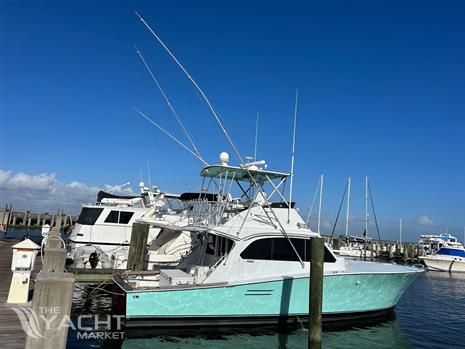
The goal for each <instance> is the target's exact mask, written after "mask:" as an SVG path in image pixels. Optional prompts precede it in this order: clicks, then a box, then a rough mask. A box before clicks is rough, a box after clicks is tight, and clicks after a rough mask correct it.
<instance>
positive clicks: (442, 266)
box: [420, 245, 465, 273]
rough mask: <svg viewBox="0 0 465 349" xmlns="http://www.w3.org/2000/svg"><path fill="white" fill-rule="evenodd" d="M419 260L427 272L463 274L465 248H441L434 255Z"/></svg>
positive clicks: (464, 268) (464, 270)
mask: <svg viewBox="0 0 465 349" xmlns="http://www.w3.org/2000/svg"><path fill="white" fill-rule="evenodd" d="M420 259H421V260H422V261H423V262H424V263H425V264H426V266H427V268H428V269H429V270H437V271H447V272H458V273H465V248H464V247H463V246H462V245H460V246H457V245H454V246H443V247H441V248H440V249H439V251H437V252H436V253H434V254H429V255H426V256H421V257H420Z"/></svg>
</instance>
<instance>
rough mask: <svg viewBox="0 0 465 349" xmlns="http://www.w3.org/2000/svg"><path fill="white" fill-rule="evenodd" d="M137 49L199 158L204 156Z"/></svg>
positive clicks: (139, 53) (140, 54) (139, 54)
mask: <svg viewBox="0 0 465 349" xmlns="http://www.w3.org/2000/svg"><path fill="white" fill-rule="evenodd" d="M134 47H135V49H136V52H137V54H138V56H139V58H140V59H141V61H142V63H144V65H145V68H146V69H147V71H148V72H149V74H150V76H151V77H152V80H153V81H154V82H155V84H156V85H157V87H158V89H159V90H160V93H161V95H162V96H163V99H164V100H165V102H166V104H167V105H168V108H169V109H170V111H171V113H172V114H173V116H174V118H175V119H176V121H177V122H178V123H179V125H180V126H181V129H182V130H183V132H184V134H185V135H186V137H187V139H188V140H189V143H190V144H191V145H192V148H193V149H194V151H195V153H196V154H197V155H198V157H199V158H203V157H202V155H201V154H200V151H199V150H198V148H197V147H196V146H195V144H194V141H193V140H192V137H191V135H190V134H189V132H188V131H187V129H186V128H185V126H184V124H183V122H182V121H181V118H180V117H179V115H178V113H177V112H176V110H175V109H174V107H173V105H172V104H171V102H170V100H169V99H168V96H167V95H166V93H165V91H164V90H163V88H162V87H161V85H160V83H159V82H158V80H157V78H156V77H155V75H154V74H153V72H152V69H150V66H149V65H148V63H147V61H146V60H145V58H144V56H143V55H142V53H141V52H140V50H139V49H138V48H137V47H136V46H134Z"/></svg>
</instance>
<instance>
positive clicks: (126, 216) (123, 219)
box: [119, 211, 134, 224]
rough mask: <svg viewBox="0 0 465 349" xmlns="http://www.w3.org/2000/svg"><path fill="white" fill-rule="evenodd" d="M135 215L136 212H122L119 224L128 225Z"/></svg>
mask: <svg viewBox="0 0 465 349" xmlns="http://www.w3.org/2000/svg"><path fill="white" fill-rule="evenodd" d="M133 215H134V212H126V211H121V212H120V214H119V223H120V224H128V223H129V221H130V220H131V218H132V216H133Z"/></svg>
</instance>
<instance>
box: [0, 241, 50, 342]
mask: <svg viewBox="0 0 465 349" xmlns="http://www.w3.org/2000/svg"><path fill="white" fill-rule="evenodd" d="M17 242H19V241H18V240H11V241H1V240H0V348H2V349H19V348H21V349H22V348H24V346H25V343H26V334H25V333H24V331H23V329H22V327H21V323H20V321H19V318H18V316H17V315H16V313H15V312H14V311H13V310H12V309H11V306H9V305H7V304H6V301H7V299H8V292H9V290H10V282H11V277H12V275H13V273H12V271H11V257H12V254H13V251H12V249H11V247H12V246H13V245H14V244H16V243H17ZM41 264H42V263H41V260H40V257H38V258H36V264H35V268H34V269H35V270H34V272H33V273H37V270H40V267H41ZM31 287H32V285H31Z"/></svg>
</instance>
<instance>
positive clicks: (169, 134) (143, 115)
mask: <svg viewBox="0 0 465 349" xmlns="http://www.w3.org/2000/svg"><path fill="white" fill-rule="evenodd" d="M134 110H135V111H136V112H137V113H138V114H139V115H140V116H142V117H143V118H144V119H146V120H147V121H148V122H150V123H152V124H153V125H155V126H156V127H158V129H160V131H162V132H163V133H165V134H166V135H167V136H168V137H170V138H171V139H172V140H174V141H175V142H176V143H178V144H179V145H180V146H181V147H183V148H184V149H186V150H187V151H188V152H189V153H191V154H192V155H194V156H195V157H196V158H197V159H199V160H200V161H201V162H202V163H203V164H204V165H205V166H208V163H207V162H205V160H203V159H202V158H201V157H199V156H198V155H197V154H196V153H194V152H193V151H192V150H190V149H189V148H188V147H186V146H185V145H184V144H183V143H182V142H181V141H179V140H178V139H177V138H176V137H174V136H173V135H172V134H171V133H169V132H168V131H166V130H165V129H164V128H163V127H161V126H160V125H158V124H157V123H156V122H155V121H153V120H152V119H150V118H149V117H148V116H147V115H145V114H144V113H142V112H141V111H140V110H139V109H137V108H134Z"/></svg>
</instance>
